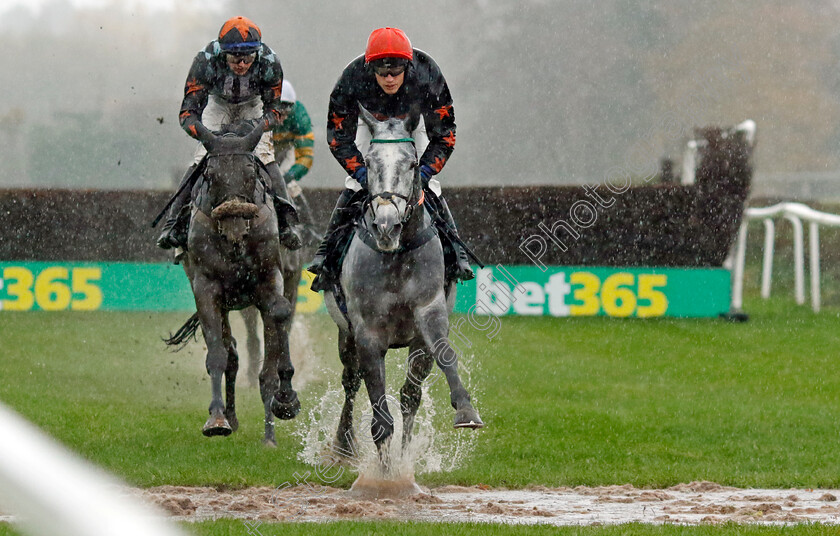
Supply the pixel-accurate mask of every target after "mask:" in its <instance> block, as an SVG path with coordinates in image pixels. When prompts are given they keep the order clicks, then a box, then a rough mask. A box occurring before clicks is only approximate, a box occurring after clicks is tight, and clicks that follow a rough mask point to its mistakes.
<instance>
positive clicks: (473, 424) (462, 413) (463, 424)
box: [455, 408, 484, 430]
mask: <svg viewBox="0 0 840 536" xmlns="http://www.w3.org/2000/svg"><path fill="white" fill-rule="evenodd" d="M483 427H484V422H483V421H482V420H481V417H479V416H478V412H477V411H476V410H475V409H474V408H464V409H459V410H458V411H456V412H455V428H472V429H473V430H477V429H479V428H483Z"/></svg>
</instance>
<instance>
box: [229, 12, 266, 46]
mask: <svg viewBox="0 0 840 536" xmlns="http://www.w3.org/2000/svg"><path fill="white" fill-rule="evenodd" d="M261 43H262V32H260V29H259V27H257V25H256V24H254V23H253V22H251V21H250V20H249V19H247V18H245V17H241V16H239V17H233V18H232V19H228V20H227V21H226V22H225V23H224V24H223V25H222V29H221V30H219V45H221V47H222V50H223V51H225V52H230V53H233V54H250V53H252V52H256V51H257V50H259V49H260V46H261Z"/></svg>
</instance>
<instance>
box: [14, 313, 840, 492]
mask: <svg viewBox="0 0 840 536" xmlns="http://www.w3.org/2000/svg"><path fill="white" fill-rule="evenodd" d="M747 310H748V311H749V312H750V313H751V315H752V316H751V320H750V321H749V322H748V323H746V324H730V323H726V322H723V321H720V320H654V321H640V320H609V319H604V318H584V319H562V320H561V319H552V318H538V319H534V318H504V319H503V328H502V331H501V332H500V334H499V335H498V336H497V337H496V338H495V339H493V340H492V341H488V340H487V339H486V338H485V337H484V336H483V335H482V334H481V333H480V332H477V331H473V332H471V331H469V329H470V328H467V329H466V330H464V333H465V334H466V335H467V336H468V337H470V339H471V340H472V342H473V343H474V345H473V347H472V348H471V350H470V354H471V355H468V356H467V357H466V358H465V360H464V361H465V363H466V364H467V365H468V368H470V369H471V370H472V381H471V387H472V390H473V398H474V401H475V403H476V406H477V407H478V408H479V410H480V411H481V413H482V416H483V418H484V419H485V422H486V423H487V427H486V428H485V429H484V430H481V431H478V432H469V431H455V430H452V429H451V427H450V425H449V424H448V423H450V422H451V420H450V419H451V418H452V412H451V408H449V405H448V393H447V392H446V390H445V382H443V381H440V382H437V383H436V384H435V385H434V386H433V388H432V390H431V391H432V398H433V399H434V401H435V408H436V409H437V411H438V413H439V417H440V418H439V419H438V421H439V425H440V426H439V434H441V437H444V438H449V439H452V438H455V437H457V436H456V435H455V434H459V433H460V434H470V433H476V434H477V435H478V437H477V438H476V441H475V449H474V451H473V452H472V454H471V455H470V456H469V457H468V459H466V460H465V462H464V463H463V464H462V465H461V466H460V467H459V468H456V469H455V470H453V471H451V472H440V473H427V474H423V475H420V476H419V477H418V480H419V481H420V482H421V483H422V484H425V485H439V484H466V485H469V484H479V483H481V484H487V485H491V486H509V487H522V486H527V485H529V484H542V485H547V486H560V485H567V486H575V485H580V484H587V485H599V484H623V483H631V484H634V485H636V486H668V485H672V484H676V483H679V482H688V481H692V480H701V479H705V480H713V481H716V482H719V483H722V484H727V485H734V486H740V487H749V486H761V487H792V486H795V487H840V455H838V448H837V447H838V440H840V437H838V433H840V419H839V417H840V360H838V359H837V355H836V351H835V347H836V342H837V335H836V334H837V332H838V327H840V319H839V318H838V317H839V316H840V315H838V311H837V310H833V309H832V310H829V311H826V312H823V313H821V314H819V315H814V314H812V313H811V312H810V311H809V310H808V308H807V307H792V306H791V303H790V300H787V299H783V298H777V299H774V300H772V301H770V302H766V303H765V302H761V301H758V300H752V301H749V302H748V303H747ZM184 319H185V315H184V314H149V313H90V314H79V313H66V314H65V313H23V314H2V315H0V333H1V334H2V338H3V348H4V350H3V357H2V359H1V360H0V400H3V401H4V402H5V403H7V404H9V405H11V406H12V407H13V408H15V409H17V410H18V411H19V412H21V413H23V414H24V415H25V416H26V417H28V418H29V419H31V420H33V421H34V422H35V423H37V424H38V425H39V426H41V427H42V428H43V429H45V430H46V431H47V432H48V433H50V434H52V435H54V436H55V437H57V438H58V439H59V440H60V441H62V442H63V443H65V444H66V445H68V446H70V447H71V448H72V449H73V450H75V451H77V452H80V453H81V454H82V455H83V456H85V457H86V458H88V459H89V460H91V461H93V462H94V463H96V464H98V465H102V466H104V467H105V468H106V469H108V470H110V471H113V472H115V473H117V474H118V475H120V476H122V477H123V478H125V479H126V480H128V481H129V482H131V483H133V484H135V485H140V486H152V485H161V484H182V485H212V486H223V487H224V486H232V487H239V486H247V485H269V486H278V485H280V484H282V483H283V482H285V481H288V480H290V479H292V475H293V474H294V473H295V472H299V473H300V474H303V473H304V472H305V471H306V470H311V469H312V468H311V467H307V466H306V465H304V464H303V463H302V462H300V461H298V460H297V454H298V452H299V451H300V450H301V443H300V440H299V439H298V438H297V437H296V436H294V435H292V433H291V432H292V431H293V430H295V429H298V427H302V426H306V424H307V423H306V420H307V417H306V413H305V412H302V413H301V418H299V419H296V420H295V421H293V422H282V423H279V424H278V426H277V435H278V442H279V448H278V449H276V450H267V449H265V448H263V447H262V445H261V444H260V442H259V440H260V438H261V436H262V426H261V420H262V410H261V405H260V402H259V397H258V394H257V392H256V390H254V389H247V388H244V387H242V388H241V389H240V397H239V399H238V403H239V408H240V422H241V428H240V430H239V432H237V433H236V434H234V435H232V436H231V437H229V438H214V439H207V438H204V437H203V436H202V435H201V433H200V427H201V425H202V424H203V422H204V419H205V418H206V414H207V410H206V408H207V404H208V403H209V381H208V380H207V375H206V373H205V372H204V367H203V345H202V344H200V343H198V344H196V343H193V345H192V350H191V351H189V352H182V353H180V354H172V353H169V352H167V351H166V350H165V349H164V348H163V345H162V343H160V339H159V337H160V335H161V334H164V333H165V332H166V331H168V330H169V329H172V328H174V327H177V326H178V325H180V323H181V322H182V321H183V320H184ZM310 322H311V333H312V335H313V336H314V337H315V338H316V339H317V344H316V347H317V349H316V350H317V352H321V353H323V354H324V357H323V361H324V364H325V365H326V367H327V369H328V370H327V371H326V372H324V374H325V375H326V376H330V377H329V378H327V379H328V380H329V381H331V382H332V384H333V385H337V383H338V378H339V370H340V369H339V367H338V364H337V357H336V356H335V349H334V344H335V342H334V340H335V328H334V327H333V326H332V324H331V322H330V320H329V319H328V318H326V317H323V316H317V317H314V318H311V319H310ZM397 361H399V359H392V363H393V362H397ZM389 380H390V381H389V385H391V387H392V389H394V390H396V388H398V386H399V383H400V381H401V380H402V378H401V377H399V376H398V373H397V371H396V370H395V368H394V367H393V366H392V367H391V370H390V378H389ZM325 381H326V380H321V381H315V382H313V383H310V384H309V385H308V386H307V387H306V389H304V390H303V391H302V393H301V394H302V403H303V405H304V408H305V409H308V408H311V407H312V406H313V405H314V404H316V403H317V402H318V401H319V399H320V397H321V396H322V394H323V393H324V391H325V389H326V387H325ZM240 384H244V381H242V382H240ZM360 396H361V397H363V398H364V397H365V396H366V395H365V392H364V390H362V392H361V393H360ZM352 478H353V475H351V474H346V475H345V477H344V478H342V479H341V480H339V481H338V482H337V483H336V485H340V486H347V485H349V483H350V482H351V480H352Z"/></svg>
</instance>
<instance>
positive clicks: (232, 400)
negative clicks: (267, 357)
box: [222, 315, 239, 432]
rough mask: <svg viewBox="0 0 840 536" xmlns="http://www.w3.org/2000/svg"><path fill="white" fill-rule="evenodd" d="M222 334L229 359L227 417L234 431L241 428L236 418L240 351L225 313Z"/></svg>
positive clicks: (226, 376) (226, 375) (226, 382)
mask: <svg viewBox="0 0 840 536" xmlns="http://www.w3.org/2000/svg"><path fill="white" fill-rule="evenodd" d="M222 336H223V338H224V341H225V348H227V353H228V360H227V368H225V417H226V418H227V420H228V423H229V424H230V428H231V430H233V431H234V432H235V431H237V430H238V429H239V419H237V418H236V373H237V372H238V371H239V353H238V352H237V351H236V340H235V339H234V338H233V334H232V333H231V331H230V320H229V318H228V316H227V315H224V318H223V321H222Z"/></svg>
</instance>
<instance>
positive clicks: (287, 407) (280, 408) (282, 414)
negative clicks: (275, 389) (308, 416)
mask: <svg viewBox="0 0 840 536" xmlns="http://www.w3.org/2000/svg"><path fill="white" fill-rule="evenodd" d="M288 398H289V399H290V400H287V401H282V402H281V401H280V400H278V398H277V395H274V399H273V400H272V401H271V412H272V413H273V414H274V416H275V417H277V418H278V419H283V420H289V419H294V418H295V416H296V415H297V414H298V412H300V400H298V396H297V393H296V392H294V391H292V394H291V395H289V396H288Z"/></svg>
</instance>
